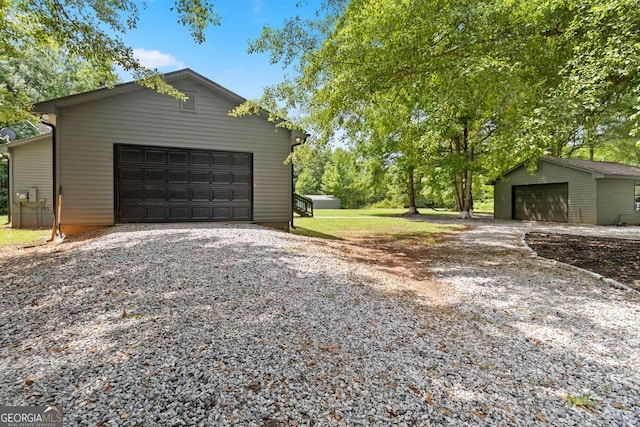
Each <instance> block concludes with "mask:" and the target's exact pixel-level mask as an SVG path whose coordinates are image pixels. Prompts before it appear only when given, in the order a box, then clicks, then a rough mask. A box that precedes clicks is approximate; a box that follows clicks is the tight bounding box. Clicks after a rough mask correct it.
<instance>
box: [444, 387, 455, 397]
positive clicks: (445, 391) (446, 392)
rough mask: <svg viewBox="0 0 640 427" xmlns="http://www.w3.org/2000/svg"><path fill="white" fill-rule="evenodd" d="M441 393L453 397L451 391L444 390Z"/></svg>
mask: <svg viewBox="0 0 640 427" xmlns="http://www.w3.org/2000/svg"><path fill="white" fill-rule="evenodd" d="M443 391H444V394H446V395H447V396H453V392H452V391H451V390H448V389H446V388H445V389H444V390H443Z"/></svg>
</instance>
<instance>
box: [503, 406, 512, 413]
mask: <svg viewBox="0 0 640 427" xmlns="http://www.w3.org/2000/svg"><path fill="white" fill-rule="evenodd" d="M502 409H504V410H505V411H507V412H511V408H509V405H504V408H502Z"/></svg>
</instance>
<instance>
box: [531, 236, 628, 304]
mask: <svg viewBox="0 0 640 427" xmlns="http://www.w3.org/2000/svg"><path fill="white" fill-rule="evenodd" d="M526 235H527V232H526V231H525V232H523V233H522V235H521V236H520V242H521V243H522V246H524V247H525V248H526V249H527V250H528V251H529V253H530V254H531V256H532V257H534V258H538V259H541V260H544V261H547V262H550V263H552V264H555V265H562V266H565V267H569V268H572V269H574V270H577V271H580V272H582V273H585V274H587V275H589V276H591V277H593V278H595V279H598V280H600V281H601V282H604V283H606V284H607V285H609V286H611V287H613V288H616V289H621V290H625V291H632V292H635V293H637V294H638V295H640V291H638V290H636V289H633V288H632V287H630V286H627V285H625V284H624V283H620V282H618V281H617V280H613V279H610V278H608V277H604V276H603V275H602V274H599V273H596V272H594V271H590V270H586V269H584V268H582V267H577V266H575V265H571V264H567V263H566V262H562V261H558V260H555V259H550V258H545V257H542V256H540V255H538V253H537V252H536V251H535V250H534V249H533V248H532V247H531V246H529V244H528V243H527V240H526Z"/></svg>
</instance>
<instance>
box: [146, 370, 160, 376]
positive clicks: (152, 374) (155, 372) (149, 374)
mask: <svg viewBox="0 0 640 427" xmlns="http://www.w3.org/2000/svg"><path fill="white" fill-rule="evenodd" d="M159 373H160V371H157V370H153V371H151V372H149V373H148V374H146V375H145V376H144V377H145V378H151V377H154V376H156V375H158V374H159Z"/></svg>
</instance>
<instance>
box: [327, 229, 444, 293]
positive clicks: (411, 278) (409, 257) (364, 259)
mask: <svg viewBox="0 0 640 427" xmlns="http://www.w3.org/2000/svg"><path fill="white" fill-rule="evenodd" d="M455 234H457V232H453V233H444V234H440V235H435V236H430V237H422V236H409V237H403V238H393V237H376V238H356V237H354V238H351V239H349V240H348V241H336V240H326V241H321V240H316V242H315V243H316V244H319V245H321V246H324V247H325V248H326V249H327V250H330V251H333V252H335V253H338V254H340V255H341V256H342V257H345V258H350V259H353V260H355V261H357V262H359V263H364V264H366V265H370V266H371V267H372V268H375V270H376V271H377V272H379V273H381V274H383V275H384V276H386V277H388V278H390V279H391V280H393V281H394V282H397V283H400V284H402V286H404V287H405V288H406V289H409V290H411V291H412V292H418V293H420V294H422V295H424V296H426V297H427V299H428V300H429V302H430V303H431V304H433V305H440V304H441V303H442V302H443V298H444V293H443V288H442V286H441V284H440V283H439V282H438V281H437V280H436V279H435V278H434V275H433V273H432V272H431V267H432V265H433V261H434V260H435V259H436V258H442V256H445V253H446V251H442V248H443V247H447V245H446V244H445V245H443V243H444V242H446V241H447V240H449V239H451V238H452V237H453V236H454V235H455Z"/></svg>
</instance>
